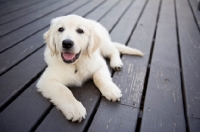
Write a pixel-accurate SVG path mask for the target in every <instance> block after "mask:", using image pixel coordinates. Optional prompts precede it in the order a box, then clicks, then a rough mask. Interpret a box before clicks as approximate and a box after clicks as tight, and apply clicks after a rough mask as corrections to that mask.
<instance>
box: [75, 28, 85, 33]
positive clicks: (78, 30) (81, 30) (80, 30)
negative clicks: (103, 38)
mask: <svg viewBox="0 0 200 132" xmlns="http://www.w3.org/2000/svg"><path fill="white" fill-rule="evenodd" d="M76 32H77V33H79V34H82V33H84V31H83V29H80V28H78V29H77V30H76Z"/></svg>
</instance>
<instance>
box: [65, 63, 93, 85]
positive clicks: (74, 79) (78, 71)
mask: <svg viewBox="0 0 200 132" xmlns="http://www.w3.org/2000/svg"><path fill="white" fill-rule="evenodd" d="M71 71H72V72H71V74H70V76H68V77H67V78H68V79H69V81H70V82H69V84H71V85H75V86H81V85H82V84H83V82H84V81H86V80H88V79H89V78H91V77H92V73H91V72H90V71H89V70H87V68H85V67H74V68H72V70H71Z"/></svg>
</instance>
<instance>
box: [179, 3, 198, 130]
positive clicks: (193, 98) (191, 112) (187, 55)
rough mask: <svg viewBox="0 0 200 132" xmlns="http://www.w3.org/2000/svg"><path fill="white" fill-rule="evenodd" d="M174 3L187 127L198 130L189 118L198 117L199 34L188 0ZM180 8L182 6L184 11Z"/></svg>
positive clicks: (196, 125)
mask: <svg viewBox="0 0 200 132" xmlns="http://www.w3.org/2000/svg"><path fill="white" fill-rule="evenodd" d="M176 5H177V8H176V10H177V19H178V33H179V41H180V42H179V43H180V54H181V64H182V72H183V88H184V93H185V95H184V96H185V100H186V104H185V105H186V112H187V114H186V115H187V118H188V119H189V120H188V125H189V129H190V130H195V131H198V130H197V129H195V128H198V127H199V124H197V123H195V122H194V121H193V120H192V119H191V118H193V119H196V120H197V122H199V118H200V112H199V111H200V101H199V99H200V98H199V97H200V89H199V86H200V81H199V75H200V67H199V65H200V59H199V56H200V48H199V47H200V34H199V30H198V27H197V24H196V22H195V19H194V17H193V15H192V11H191V8H190V6H189V4H188V1H186V0H176ZM181 8H184V11H183V10H182V9H181Z"/></svg>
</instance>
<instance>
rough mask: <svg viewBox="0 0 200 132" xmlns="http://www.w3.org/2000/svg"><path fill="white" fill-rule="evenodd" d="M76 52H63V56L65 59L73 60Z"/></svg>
mask: <svg viewBox="0 0 200 132" xmlns="http://www.w3.org/2000/svg"><path fill="white" fill-rule="evenodd" d="M75 55H76V54H73V53H67V52H65V53H63V57H64V58H65V60H73V59H74V57H75Z"/></svg>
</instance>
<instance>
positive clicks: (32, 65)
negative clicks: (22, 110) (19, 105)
mask: <svg viewBox="0 0 200 132" xmlns="http://www.w3.org/2000/svg"><path fill="white" fill-rule="evenodd" d="M43 53H44V48H42V49H40V50H38V51H37V52H36V53H34V54H33V55H31V56H30V57H29V58H28V59H26V60H24V61H23V62H21V63H20V64H19V65H17V66H16V67H14V68H13V69H12V70H10V71H9V72H7V73H6V74H4V75H3V76H1V77H0V110H2V109H3V107H4V106H5V105H6V103H7V102H9V101H10V99H12V97H13V96H16V95H17V94H18V93H19V92H21V90H23V89H24V87H25V86H26V85H27V84H28V83H30V82H31V80H32V79H33V78H34V77H36V76H37V75H38V73H40V72H41V71H42V70H43V69H44V68H45V66H46V64H45V62H44V59H43Z"/></svg>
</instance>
